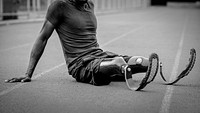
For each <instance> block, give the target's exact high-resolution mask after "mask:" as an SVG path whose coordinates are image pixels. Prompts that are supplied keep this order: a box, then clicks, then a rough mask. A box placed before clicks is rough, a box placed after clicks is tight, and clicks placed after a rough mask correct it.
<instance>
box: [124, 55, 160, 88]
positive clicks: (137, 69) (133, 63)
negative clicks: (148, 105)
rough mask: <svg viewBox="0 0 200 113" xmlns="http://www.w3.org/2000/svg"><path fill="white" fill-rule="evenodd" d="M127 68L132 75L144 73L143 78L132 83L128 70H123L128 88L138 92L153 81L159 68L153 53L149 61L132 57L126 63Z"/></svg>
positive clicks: (156, 56) (132, 79) (157, 59)
mask: <svg viewBox="0 0 200 113" xmlns="http://www.w3.org/2000/svg"><path fill="white" fill-rule="evenodd" d="M128 66H129V68H131V72H132V74H135V73H141V72H146V74H145V77H144V78H143V79H142V80H141V81H140V82H138V81H134V78H133V76H130V75H129V68H128V67H127V68H124V71H125V74H124V75H125V80H126V84H127V86H128V88H129V89H131V90H135V91H139V90H141V89H143V88H144V87H145V86H146V85H147V84H149V83H150V82H152V81H153V80H154V78H155V76H156V74H157V72H158V68H159V58H158V55H157V54H155V53H152V54H151V55H150V57H149V59H147V58H145V57H141V56H136V57H132V58H130V59H129V61H128Z"/></svg>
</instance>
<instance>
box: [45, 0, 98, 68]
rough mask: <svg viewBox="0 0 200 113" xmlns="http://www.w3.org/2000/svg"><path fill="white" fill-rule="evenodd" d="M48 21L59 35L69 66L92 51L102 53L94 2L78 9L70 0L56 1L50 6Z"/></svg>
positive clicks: (89, 2)
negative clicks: (97, 33)
mask: <svg viewBox="0 0 200 113" xmlns="http://www.w3.org/2000/svg"><path fill="white" fill-rule="evenodd" d="M46 19H47V20H48V21H49V22H51V23H52V24H53V25H54V27H55V29H56V32H57V33H58V36H59V38H60V41H61V45H62V48H63V52H64V56H65V60H66V63H67V64H69V63H71V62H72V61H73V60H75V59H76V58H79V57H80V56H81V55H86V54H90V52H91V51H96V50H97V51H99V50H100V51H101V49H100V48H99V45H98V43H97V39H96V29H97V20H96V17H95V15H94V4H93V3H92V1H88V2H87V3H85V4H84V5H83V6H81V7H77V6H75V4H74V3H73V2H71V1H69V0H56V1H54V2H53V3H52V4H51V5H50V6H49V8H48V11H47V15H46Z"/></svg>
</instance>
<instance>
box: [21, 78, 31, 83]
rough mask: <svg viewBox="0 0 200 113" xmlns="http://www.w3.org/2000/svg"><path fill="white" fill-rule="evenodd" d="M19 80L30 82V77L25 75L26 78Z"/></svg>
mask: <svg viewBox="0 0 200 113" xmlns="http://www.w3.org/2000/svg"><path fill="white" fill-rule="evenodd" d="M21 82H31V78H29V77H26V78H24V79H22V80H21Z"/></svg>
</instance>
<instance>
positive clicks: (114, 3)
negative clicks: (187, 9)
mask: <svg viewBox="0 0 200 113" xmlns="http://www.w3.org/2000/svg"><path fill="white" fill-rule="evenodd" d="M53 1H54V0H0V21H5V20H16V19H20V20H23V19H25V20H26V19H33V18H43V17H44V16H45V13H46V11H47V8H48V6H49V5H50V4H51V2H53ZM93 2H94V4H95V10H96V12H98V13H103V12H110V11H121V10H126V9H134V8H135V9H136V8H145V7H150V6H169V5H173V4H176V5H177V4H181V5H188V4H193V5H194V4H196V5H199V2H200V0H93Z"/></svg>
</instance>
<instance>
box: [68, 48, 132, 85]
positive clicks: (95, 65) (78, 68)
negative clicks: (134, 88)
mask: <svg viewBox="0 0 200 113" xmlns="http://www.w3.org/2000/svg"><path fill="white" fill-rule="evenodd" d="M115 57H123V58H124V59H125V61H128V59H129V58H130V57H129V56H121V55H118V54H115V53H112V52H108V51H107V52H100V53H97V54H93V55H87V56H84V57H81V58H79V59H77V60H76V61H74V62H73V63H72V64H69V66H68V71H69V74H70V75H72V77H73V78H75V79H76V81H77V82H82V83H89V84H92V85H96V86H101V85H108V84H109V83H110V82H111V81H112V79H111V75H109V76H108V75H107V74H100V73H99V68H100V64H101V62H102V61H104V60H106V59H108V58H115ZM108 69H116V68H112V66H111V67H108ZM116 71H118V72H119V71H120V70H119V69H118V70H116ZM119 74H120V73H119ZM123 78H124V77H123Z"/></svg>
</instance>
